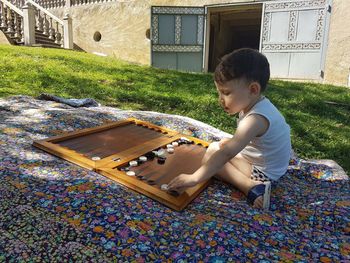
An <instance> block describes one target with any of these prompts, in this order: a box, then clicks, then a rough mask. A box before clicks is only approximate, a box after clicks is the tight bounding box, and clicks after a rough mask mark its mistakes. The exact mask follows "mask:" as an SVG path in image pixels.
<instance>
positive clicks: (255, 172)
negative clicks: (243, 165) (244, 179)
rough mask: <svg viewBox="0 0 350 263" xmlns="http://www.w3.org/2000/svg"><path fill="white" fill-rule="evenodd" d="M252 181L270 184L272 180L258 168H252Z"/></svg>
mask: <svg viewBox="0 0 350 263" xmlns="http://www.w3.org/2000/svg"><path fill="white" fill-rule="evenodd" d="M250 179H252V180H254V181H261V182H269V181H270V179H269V178H268V177H267V176H266V175H265V174H264V172H262V171H260V170H259V169H258V168H256V167H255V166H253V168H252V174H251V175H250Z"/></svg>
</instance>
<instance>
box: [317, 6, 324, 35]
mask: <svg viewBox="0 0 350 263" xmlns="http://www.w3.org/2000/svg"><path fill="white" fill-rule="evenodd" d="M324 20H325V9H320V10H318V19H317V29H316V38H315V39H316V41H320V40H321V39H322V36H323V29H324V22H325V21H324Z"/></svg>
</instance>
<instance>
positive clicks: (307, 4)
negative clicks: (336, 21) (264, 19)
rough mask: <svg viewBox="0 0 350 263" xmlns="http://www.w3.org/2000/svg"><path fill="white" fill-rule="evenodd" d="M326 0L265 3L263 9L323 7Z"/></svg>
mask: <svg viewBox="0 0 350 263" xmlns="http://www.w3.org/2000/svg"><path fill="white" fill-rule="evenodd" d="M325 4H326V0H308V1H295V2H294V1H293V2H283V3H267V4H266V5H265V11H274V10H275V9H287V8H288V9H290V8H302V7H324V5H325Z"/></svg>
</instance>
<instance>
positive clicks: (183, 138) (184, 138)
mask: <svg viewBox="0 0 350 263" xmlns="http://www.w3.org/2000/svg"><path fill="white" fill-rule="evenodd" d="M180 139H181V140H185V141H188V142H190V140H189V139H187V138H186V137H181V138H180Z"/></svg>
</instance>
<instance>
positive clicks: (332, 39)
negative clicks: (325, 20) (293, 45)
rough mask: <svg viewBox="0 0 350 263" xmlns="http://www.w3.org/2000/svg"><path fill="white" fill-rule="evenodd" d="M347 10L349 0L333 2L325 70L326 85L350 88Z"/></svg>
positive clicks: (349, 43) (349, 46) (349, 25)
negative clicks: (349, 81) (349, 80)
mask: <svg viewBox="0 0 350 263" xmlns="http://www.w3.org/2000/svg"><path fill="white" fill-rule="evenodd" d="M349 10H350V1H349V0H333V8H332V14H331V23H330V30H329V38H328V49H327V57H326V68H325V82H326V83H331V84H336V85H342V86H350V85H349V83H348V78H349V74H350V19H349V15H348V14H349Z"/></svg>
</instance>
